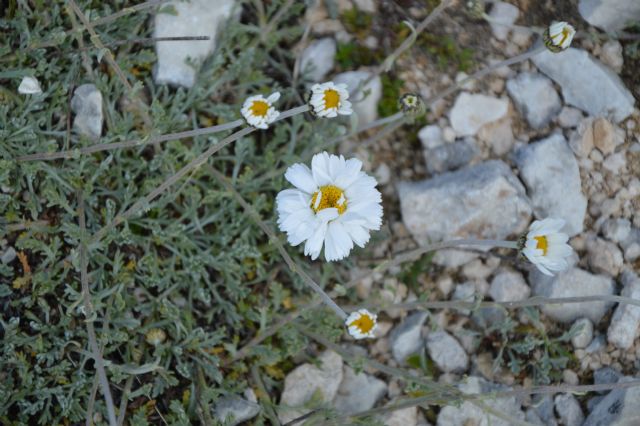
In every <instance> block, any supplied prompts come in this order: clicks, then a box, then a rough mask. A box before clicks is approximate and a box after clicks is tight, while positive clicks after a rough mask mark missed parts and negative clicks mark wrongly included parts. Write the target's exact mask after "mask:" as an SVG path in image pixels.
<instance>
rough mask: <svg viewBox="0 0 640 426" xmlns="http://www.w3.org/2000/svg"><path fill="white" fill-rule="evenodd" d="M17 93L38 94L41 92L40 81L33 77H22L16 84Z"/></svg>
mask: <svg viewBox="0 0 640 426" xmlns="http://www.w3.org/2000/svg"><path fill="white" fill-rule="evenodd" d="M18 93H20V94H21V95H38V94H40V93H42V89H41V88H40V82H39V81H38V80H36V79H35V78H33V77H23V78H22V81H21V82H20V86H18Z"/></svg>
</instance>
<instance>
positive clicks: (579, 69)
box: [532, 0, 640, 122]
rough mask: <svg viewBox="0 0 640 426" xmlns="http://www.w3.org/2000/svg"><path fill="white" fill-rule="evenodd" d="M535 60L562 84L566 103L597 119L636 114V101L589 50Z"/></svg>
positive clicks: (572, 50) (546, 54)
mask: <svg viewBox="0 0 640 426" xmlns="http://www.w3.org/2000/svg"><path fill="white" fill-rule="evenodd" d="M632 1H633V0H632ZM638 4H639V5H640V3H638ZM532 61H533V62H534V64H535V65H536V66H537V67H538V69H540V70H541V71H542V72H543V73H545V74H546V75H548V76H549V77H550V78H551V79H552V80H554V81H555V82H556V83H558V84H559V85H560V87H561V88H562V97H563V98H564V101H565V103H567V104H569V105H573V106H575V107H578V108H580V109H581V110H583V111H586V112H587V113H589V115H592V116H594V117H598V116H611V117H613V119H614V120H615V122H620V121H622V120H624V119H625V118H627V117H628V116H629V115H631V114H632V113H633V109H634V104H635V99H634V97H633V95H632V94H631V92H629V90H628V89H627V88H626V87H625V85H624V83H623V82H622V80H621V79H620V77H619V76H618V75H617V74H616V73H615V72H613V71H612V70H611V69H609V68H608V67H606V66H604V65H603V64H602V63H601V62H600V61H598V60H597V59H595V58H594V57H592V56H591V55H590V54H589V53H587V52H586V51H584V50H581V49H575V48H569V49H567V50H565V51H563V52H561V53H552V52H549V51H546V50H545V51H543V52H541V53H539V54H537V55H535V56H534V57H533V58H532Z"/></svg>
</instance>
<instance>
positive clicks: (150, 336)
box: [145, 328, 167, 346]
mask: <svg viewBox="0 0 640 426" xmlns="http://www.w3.org/2000/svg"><path fill="white" fill-rule="evenodd" d="M145 340H146V341H147V343H149V344H150V345H153V346H158V345H159V344H160V343H162V342H164V341H165V340H167V333H165V332H164V330H163V329H161V328H152V329H151V330H149V331H147V334H146V335H145Z"/></svg>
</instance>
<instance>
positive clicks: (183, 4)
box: [153, 0, 236, 87]
mask: <svg viewBox="0 0 640 426" xmlns="http://www.w3.org/2000/svg"><path fill="white" fill-rule="evenodd" d="M235 3H236V2H235V0H190V1H176V0H173V1H168V2H166V3H164V4H163V5H162V8H161V9H163V8H166V7H171V6H172V7H173V8H174V10H175V11H176V12H177V15H173V14H170V13H157V14H156V17H155V28H154V32H153V36H154V37H179V36H208V37H209V40H189V41H165V42H163V41H159V42H156V53H157V55H158V64H157V67H156V69H155V72H154V81H155V82H156V83H157V84H171V85H174V86H184V87H192V86H193V85H194V83H195V80H196V74H197V67H198V66H199V64H200V63H201V62H202V61H203V60H204V59H205V58H206V57H207V56H208V55H209V54H210V53H211V52H213V50H214V49H215V46H216V42H215V38H216V35H217V33H218V31H219V29H220V26H221V25H224V23H225V21H227V20H228V19H229V17H230V16H231V12H232V10H233V6H234V5H235ZM189 62H192V63H193V64H191V63H189Z"/></svg>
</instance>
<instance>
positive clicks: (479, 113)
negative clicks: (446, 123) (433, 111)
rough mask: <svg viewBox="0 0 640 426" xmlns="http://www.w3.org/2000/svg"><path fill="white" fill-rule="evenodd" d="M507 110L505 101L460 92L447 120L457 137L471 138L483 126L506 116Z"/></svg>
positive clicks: (507, 104) (507, 102) (507, 106)
mask: <svg viewBox="0 0 640 426" xmlns="http://www.w3.org/2000/svg"><path fill="white" fill-rule="evenodd" d="M508 110H509V101H508V100H506V99H498V98H493V97H491V96H487V95H472V94H470V93H467V92H462V93H460V94H459V95H458V97H457V98H456V101H455V104H454V105H453V108H452V109H451V112H450V113H449V120H450V121H451V126H452V127H453V130H455V132H456V134H457V135H458V136H473V135H475V134H476V133H477V132H478V130H480V128H481V127H482V126H484V125H485V124H487V123H491V122H493V121H496V120H499V119H501V118H502V117H504V116H505V115H507V111H508Z"/></svg>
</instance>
